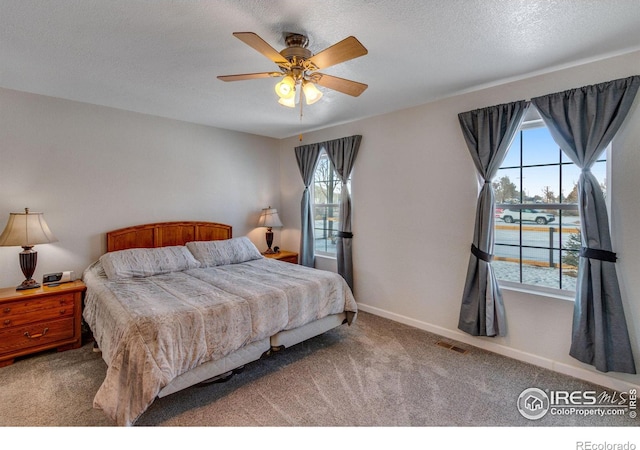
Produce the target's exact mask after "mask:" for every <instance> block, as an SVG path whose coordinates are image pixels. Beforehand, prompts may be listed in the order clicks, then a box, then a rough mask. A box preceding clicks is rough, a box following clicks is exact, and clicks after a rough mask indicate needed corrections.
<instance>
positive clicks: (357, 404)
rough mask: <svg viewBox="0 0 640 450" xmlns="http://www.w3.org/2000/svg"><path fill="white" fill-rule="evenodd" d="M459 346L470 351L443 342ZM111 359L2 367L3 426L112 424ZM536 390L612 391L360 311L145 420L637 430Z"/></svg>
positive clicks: (87, 355) (58, 359) (71, 355)
mask: <svg viewBox="0 0 640 450" xmlns="http://www.w3.org/2000/svg"><path fill="white" fill-rule="evenodd" d="M438 341H445V342H447V343H450V344H455V345H456V346H457V347H458V349H459V350H460V349H461V350H467V351H466V353H461V352H459V351H455V349H453V350H452V349H448V348H445V347H442V346H440V345H438V344H437V342H438ZM105 370H106V366H105V364H104V362H103V361H102V359H101V356H100V354H99V353H94V352H92V345H91V344H87V345H85V346H83V347H82V348H81V349H78V350H70V351H67V352H63V353H56V352H50V353H45V354H40V355H36V356H32V357H27V358H24V359H21V360H18V361H17V362H16V363H15V364H13V365H11V366H8V367H5V368H2V369H0V378H1V380H2V381H1V382H0V425H4V426H111V425H113V423H112V422H111V420H109V419H108V418H107V417H106V416H105V415H104V414H103V413H102V411H100V410H96V409H93V408H92V399H93V396H94V394H95V392H96V390H97V389H98V387H99V385H100V383H101V381H102V379H103V378H104V374H105ZM530 387H538V388H540V389H543V390H545V389H549V390H570V391H573V390H596V391H598V392H600V391H603V390H605V389H604V388H601V387H597V386H594V385H591V384H588V383H585V382H581V381H579V380H576V379H573V378H570V377H566V376H563V375H559V374H557V373H554V372H551V371H548V370H545V369H542V368H539V367H535V366H531V365H528V364H524V363H521V362H518V361H515V360H512V359H509V358H505V357H502V356H499V355H495V354H492V353H489V352H486V351H483V350H480V349H477V348H474V347H471V346H468V345H465V344H459V343H455V342H450V341H447V340H444V339H442V338H439V337H438V336H436V335H433V334H430V333H427V332H425V331H422V330H418V329H416V328H412V327H409V326H406V325H402V324H399V323H396V322H392V321H390V320H387V319H383V318H380V317H377V316H374V315H371V314H366V313H360V315H359V317H358V320H357V321H356V323H355V324H354V325H353V326H351V327H347V326H342V327H340V328H339V329H336V330H333V331H330V332H328V333H325V334H324V335H322V336H319V337H316V338H314V339H311V340H309V341H307V342H305V343H302V344H299V345H297V346H294V347H292V348H289V349H286V350H284V351H282V352H279V353H277V354H275V355H274V356H273V357H270V358H268V359H265V360H261V361H257V362H255V363H252V364H249V365H247V367H246V369H245V370H244V372H242V373H240V374H239V375H236V376H235V377H234V378H232V379H231V380H230V381H228V382H226V383H219V384H209V385H206V386H204V387H192V388H189V389H187V390H185V391H182V392H179V393H176V394H173V395H171V396H169V397H165V398H162V399H156V401H155V402H154V403H153V404H152V405H151V407H150V408H149V410H148V411H147V412H146V413H145V414H143V416H142V417H141V418H140V419H139V420H138V422H137V425H140V426H149V425H162V426H295V427H299V426H313V427H315V426H323V427H324V426H337V427H343V426H353V427H364V426H388V427H396V426H441V427H449V426H545V427H548V426H577V427H580V426H616V427H622V426H637V425H638V419H635V420H634V419H630V418H629V417H628V415H625V416H624V417H581V416H576V415H568V416H552V415H550V414H547V415H546V416H545V417H543V418H542V419H540V420H537V421H531V420H528V419H526V418H524V417H522V416H521V415H520V414H519V412H518V410H517V408H516V402H517V399H518V396H519V395H520V393H521V392H522V391H523V390H524V389H526V388H530Z"/></svg>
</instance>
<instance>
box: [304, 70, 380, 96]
mask: <svg viewBox="0 0 640 450" xmlns="http://www.w3.org/2000/svg"><path fill="white" fill-rule="evenodd" d="M311 81H313V82H314V83H316V84H319V85H320V86H322V87H326V88H329V89H333V90H334V91H338V92H342V93H343V94H347V95H351V96H353V97H358V96H359V95H360V94H362V93H363V92H364V91H365V89H367V88H368V87H369V86H368V85H366V84H364V83H358V82H357V81H351V80H345V79H344V78H339V77H334V76H333V75H326V74H323V73H315V74H313V77H312V78H311Z"/></svg>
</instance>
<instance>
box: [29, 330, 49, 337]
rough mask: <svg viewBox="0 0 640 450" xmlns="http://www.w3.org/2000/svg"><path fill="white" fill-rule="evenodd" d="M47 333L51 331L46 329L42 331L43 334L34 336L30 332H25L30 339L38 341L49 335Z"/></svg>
mask: <svg viewBox="0 0 640 450" xmlns="http://www.w3.org/2000/svg"><path fill="white" fill-rule="evenodd" d="M47 331H49V329H48V328H45V329H44V330H42V333H36V334H34V335H31V334H30V333H29V332H28V331H25V333H24V335H25V336H26V337H28V338H29V339H38V338H41V337H42V336H44V335H45V334H47Z"/></svg>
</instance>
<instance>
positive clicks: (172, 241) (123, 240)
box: [107, 222, 232, 252]
mask: <svg viewBox="0 0 640 450" xmlns="http://www.w3.org/2000/svg"><path fill="white" fill-rule="evenodd" d="M231 237H232V236H231V226H230V225H224V224H222V223H215V222H159V223H149V224H146V225H136V226H133V227H127V228H120V229H119V230H114V231H109V232H107V251H108V252H113V251H116V250H126V249H129V248H153V247H167V246H170V245H184V244H186V243H187V242H190V241H217V240H221V239H231Z"/></svg>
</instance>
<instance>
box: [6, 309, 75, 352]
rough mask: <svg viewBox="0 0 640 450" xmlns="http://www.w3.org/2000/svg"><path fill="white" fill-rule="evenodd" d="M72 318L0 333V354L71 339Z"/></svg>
mask: <svg viewBox="0 0 640 450" xmlns="http://www.w3.org/2000/svg"><path fill="white" fill-rule="evenodd" d="M73 325H74V323H73V317H69V318H67V319H60V320H52V321H49V322H39V323H38V324H33V325H25V326H23V327H14V328H11V329H8V330H2V331H0V353H9V352H12V351H16V350H21V349H27V348H30V347H36V346H44V345H47V344H49V343H53V342H57V341H61V340H63V339H71V338H73V332H74V326H73Z"/></svg>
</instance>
